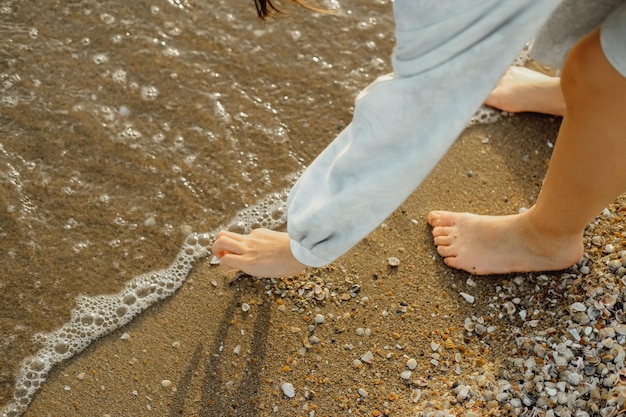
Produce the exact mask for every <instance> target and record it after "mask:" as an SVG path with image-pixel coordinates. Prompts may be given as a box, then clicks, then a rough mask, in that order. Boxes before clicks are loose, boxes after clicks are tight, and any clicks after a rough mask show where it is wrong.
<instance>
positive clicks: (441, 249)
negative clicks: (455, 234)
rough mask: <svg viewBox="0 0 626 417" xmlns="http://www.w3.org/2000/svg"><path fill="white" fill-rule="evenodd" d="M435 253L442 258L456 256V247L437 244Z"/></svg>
mask: <svg viewBox="0 0 626 417" xmlns="http://www.w3.org/2000/svg"><path fill="white" fill-rule="evenodd" d="M437 253H438V254H439V255H441V256H443V257H444V258H448V257H456V256H457V254H458V253H457V251H456V248H454V247H452V246H449V245H439V246H437Z"/></svg>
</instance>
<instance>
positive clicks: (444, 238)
mask: <svg viewBox="0 0 626 417" xmlns="http://www.w3.org/2000/svg"><path fill="white" fill-rule="evenodd" d="M454 240H455V239H454V238H453V237H452V236H450V235H448V234H443V235H438V236H435V238H434V239H433V242H434V243H435V245H437V246H450V245H451V244H452V242H454Z"/></svg>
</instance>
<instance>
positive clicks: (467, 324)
mask: <svg viewBox="0 0 626 417" xmlns="http://www.w3.org/2000/svg"><path fill="white" fill-rule="evenodd" d="M463 327H464V328H465V330H467V331H468V332H473V331H474V329H476V323H474V322H473V321H472V319H470V318H469V317H467V318H465V323H464V324H463Z"/></svg>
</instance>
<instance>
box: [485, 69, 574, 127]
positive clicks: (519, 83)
mask: <svg viewBox="0 0 626 417" xmlns="http://www.w3.org/2000/svg"><path fill="white" fill-rule="evenodd" d="M485 104H486V105H488V106H491V107H495V108H497V109H500V110H504V111H507V112H511V113H518V112H534V113H544V114H553V115H556V116H563V115H564V114H565V99H564V98H563V93H562V92H561V80H560V78H559V77H550V76H548V75H545V74H543V73H541V72H537V71H534V70H532V69H530V68H526V67H519V66H511V67H509V69H508V70H507V71H506V73H505V74H504V76H503V77H502V78H501V79H500V81H499V82H498V85H496V87H495V88H494V89H493V90H492V91H491V93H490V94H489V96H487V99H486V100H485Z"/></svg>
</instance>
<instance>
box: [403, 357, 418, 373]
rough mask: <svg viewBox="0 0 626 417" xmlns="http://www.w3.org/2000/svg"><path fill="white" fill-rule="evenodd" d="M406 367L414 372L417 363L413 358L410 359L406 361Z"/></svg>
mask: <svg viewBox="0 0 626 417" xmlns="http://www.w3.org/2000/svg"><path fill="white" fill-rule="evenodd" d="M406 367H407V368H409V369H410V370H414V369H415V368H417V361H416V360H415V359H413V358H410V359H409V360H408V361H406Z"/></svg>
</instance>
